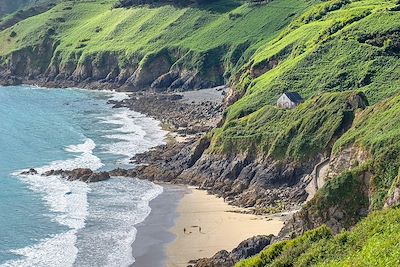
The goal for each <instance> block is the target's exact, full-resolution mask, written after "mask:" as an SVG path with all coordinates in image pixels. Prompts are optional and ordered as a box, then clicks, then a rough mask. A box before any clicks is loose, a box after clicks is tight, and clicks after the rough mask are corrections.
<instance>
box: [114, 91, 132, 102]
mask: <svg viewBox="0 0 400 267" xmlns="http://www.w3.org/2000/svg"><path fill="white" fill-rule="evenodd" d="M128 98H129V94H128V93H126V92H112V93H111V98H110V100H113V101H122V100H125V99H128Z"/></svg>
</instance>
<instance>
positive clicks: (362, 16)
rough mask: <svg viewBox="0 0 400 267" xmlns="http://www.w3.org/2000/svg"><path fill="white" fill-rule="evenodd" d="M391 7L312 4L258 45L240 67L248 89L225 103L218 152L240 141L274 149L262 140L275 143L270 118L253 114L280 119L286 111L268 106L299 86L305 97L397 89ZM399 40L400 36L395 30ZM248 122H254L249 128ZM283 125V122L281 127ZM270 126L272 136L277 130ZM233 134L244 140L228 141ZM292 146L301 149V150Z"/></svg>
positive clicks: (379, 94) (385, 94)
mask: <svg viewBox="0 0 400 267" xmlns="http://www.w3.org/2000/svg"><path fill="white" fill-rule="evenodd" d="M393 6H395V2H394V1H386V0H380V1H371V0H360V1H344V0H343V1H341V0H331V1H328V2H325V3H322V4H320V5H316V6H315V7H313V8H310V9H308V10H307V12H305V13H304V14H303V15H301V16H299V17H298V18H297V19H295V20H294V21H293V22H292V23H291V24H290V25H289V26H288V27H287V28H286V29H285V30H284V31H282V32H281V33H280V35H279V36H277V37H276V38H274V39H273V40H271V41H269V42H266V43H265V44H264V45H262V46H260V47H259V48H258V50H257V51H256V52H255V54H254V55H253V56H252V57H251V59H250V60H249V62H248V63H247V64H246V65H244V66H243V67H242V68H241V71H240V75H239V76H238V77H237V80H236V81H237V83H236V89H237V91H238V92H241V93H242V94H244V96H243V97H242V98H241V99H240V100H239V101H237V102H236V103H235V104H233V105H232V106H230V107H229V108H228V109H227V111H226V114H225V115H226V116H225V125H224V126H223V127H222V128H220V129H218V130H217V131H216V134H215V136H214V138H213V139H214V141H213V144H215V147H214V149H213V151H221V149H220V148H221V147H222V148H225V147H229V151H235V150H236V151H241V150H242V147H243V145H242V144H243V143H246V145H247V146H249V147H254V148H256V149H257V151H269V150H268V149H267V150H265V149H264V148H265V144H267V146H272V144H273V141H274V140H272V141H271V139H270V138H269V134H270V133H269V131H270V130H269V131H267V127H264V126H265V125H268V126H269V124H268V123H269V122H266V121H265V119H264V120H262V119H259V120H258V122H257V121H256V122H254V118H255V117H260V116H264V115H261V114H264V113H268V114H269V115H268V116H269V117H270V118H271V119H275V118H279V119H282V118H280V117H281V115H280V114H281V113H282V111H279V110H277V109H273V108H272V107H271V106H272V105H274V104H275V102H276V100H277V99H278V98H279V96H280V95H281V94H282V93H283V92H284V91H295V92H298V93H299V94H300V95H302V96H303V98H305V99H312V98H314V97H315V96H317V95H320V94H322V93H325V92H342V91H349V90H351V91H362V92H364V93H365V94H366V96H367V98H368V101H369V102H370V104H372V105H373V104H375V103H378V102H380V101H382V100H384V99H387V98H389V97H392V96H394V95H396V94H397V93H398V88H399V86H400V79H399V77H400V61H399V60H398V58H399V56H400V50H398V48H397V47H395V48H393V47H392V50H391V51H387V49H385V47H384V46H385V42H384V40H386V39H389V38H392V36H393V34H394V33H396V32H400V13H399V12H394V11H389V10H390V9H391V8H392V7H393ZM396 38H397V39H396ZM394 39H395V40H397V41H398V39H399V38H398V37H397V35H395V37H394ZM390 44H391V42H389V43H388V42H387V45H390ZM392 46H393V45H392ZM300 110H302V107H300ZM300 110H299V111H298V112H302V111H300ZM310 112H312V111H311V110H308V111H305V116H304V117H303V116H301V115H300V117H299V118H301V119H303V118H305V117H307V116H308V117H312V115H311V114H310ZM314 112H315V114H314V116H316V117H319V116H320V114H319V110H314ZM293 113H296V111H294V112H293ZM264 117H265V116H264ZM267 120H268V118H267ZM249 121H252V122H254V123H253V124H252V127H251V128H249V127H248V122H249ZM271 123H272V124H273V123H274V122H271ZM333 125H336V124H333ZM246 127H247V128H246ZM234 129H235V130H238V129H247V130H243V131H236V132H235V130H234ZM253 129H262V130H260V132H262V134H260V135H259V138H254V135H253V133H254V131H253ZM278 131H279V129H278ZM284 131H286V127H282V131H281V132H279V133H283V132H284ZM322 131H324V130H323V129H322ZM270 132H272V133H271V135H274V134H276V129H274V128H273V129H272V130H271V131H270ZM315 133H319V131H315ZM330 135H331V133H329V132H326V135H320V136H319V139H321V140H327V139H329V137H330ZM238 136H240V138H238ZM297 137H299V139H300V136H297ZM303 137H304V136H303ZM306 138H307V136H306ZM308 138H312V135H310V136H308ZM233 139H237V140H239V141H240V142H231V140H233ZM299 142H301V141H299ZM258 143H263V144H264V145H262V146H258V145H257V144H258ZM298 145H300V144H298ZM323 148H324V146H318V147H317V149H320V150H321V149H323ZM292 152H295V153H298V154H297V156H301V153H302V152H301V150H297V152H296V151H292ZM310 152H311V153H314V152H315V150H313V149H312V150H310ZM295 156H296V155H295Z"/></svg>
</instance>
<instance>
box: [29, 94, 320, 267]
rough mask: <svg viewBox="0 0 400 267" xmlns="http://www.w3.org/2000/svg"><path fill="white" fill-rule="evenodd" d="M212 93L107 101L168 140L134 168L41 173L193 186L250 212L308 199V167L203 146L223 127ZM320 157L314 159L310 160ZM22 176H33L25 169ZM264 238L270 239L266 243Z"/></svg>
mask: <svg viewBox="0 0 400 267" xmlns="http://www.w3.org/2000/svg"><path fill="white" fill-rule="evenodd" d="M203 90H210V91H209V93H212V94H215V97H213V101H210V100H205V99H201V98H200V99H194V98H193V96H189V97H188V96H185V93H179V92H175V93H150V92H134V93H131V94H130V98H128V99H125V100H122V101H114V100H110V101H109V102H108V103H109V104H112V105H113V108H129V109H131V110H134V111H136V112H140V113H142V114H145V115H147V116H150V117H153V118H155V119H157V120H159V121H161V123H162V126H163V128H164V129H166V130H168V131H169V132H170V134H169V137H168V142H167V144H165V145H162V146H159V147H156V148H154V149H152V150H150V151H148V152H145V153H142V154H137V155H136V156H134V157H133V158H131V163H132V164H134V165H135V167H134V168H132V169H115V170H112V171H108V172H100V173H95V172H92V171H91V170H89V169H75V170H71V171H65V170H52V171H49V172H46V173H43V174H41V175H44V176H49V175H61V177H63V178H64V179H67V180H71V181H73V180H80V181H83V182H98V181H103V180H106V179H109V178H110V177H112V176H114V177H115V176H118V177H135V178H138V179H145V180H149V181H153V182H160V183H171V184H185V185H194V186H196V187H198V188H200V189H204V190H207V191H208V192H210V193H211V194H214V195H217V196H219V197H223V198H224V199H225V200H226V201H227V202H228V203H229V204H232V205H235V206H239V207H245V208H250V209H247V212H249V210H250V212H251V213H254V214H268V213H269V214H271V213H277V212H281V211H291V210H296V209H298V208H299V206H300V205H301V204H302V203H303V202H304V201H305V200H306V198H307V193H306V191H305V188H306V186H307V183H306V181H303V180H301V179H300V178H299V177H301V173H307V172H311V171H310V170H309V169H312V167H313V166H314V165H313V164H314V162H310V164H309V165H302V166H295V165H283V166H282V165H280V164H277V163H275V162H270V161H268V160H265V161H262V160H260V159H259V158H256V157H251V156H249V155H234V156H233V155H214V154H208V153H207V152H206V150H207V149H208V148H209V146H210V141H209V140H208V138H206V134H207V133H209V132H210V131H212V129H214V128H215V127H217V126H219V125H221V122H222V119H223V111H224V108H225V104H224V102H223V100H224V98H225V99H226V96H227V95H231V93H229V92H227V89H226V88H222V89H221V88H213V89H203ZM314 160H318V159H314ZM23 174H24V175H29V174H37V172H36V170H33V169H31V170H29V171H27V172H25V173H23ZM273 240H274V238H272V237H268V238H266V237H262V238H261V237H257V238H253V239H249V240H246V241H244V243H243V244H245V245H243V244H240V245H239V246H238V248H236V249H235V250H233V251H232V252H230V253H229V252H227V251H220V252H218V253H217V254H216V255H215V256H213V257H212V258H209V259H201V260H196V259H193V261H192V262H191V263H190V265H189V266H196V267H202V266H220V267H225V266H232V264H234V263H235V262H237V261H239V260H241V259H244V258H246V257H249V256H252V255H255V254H257V253H258V252H260V251H261V250H262V249H264V248H265V247H266V246H267V245H269V244H270V242H273ZM266 241H268V242H266Z"/></svg>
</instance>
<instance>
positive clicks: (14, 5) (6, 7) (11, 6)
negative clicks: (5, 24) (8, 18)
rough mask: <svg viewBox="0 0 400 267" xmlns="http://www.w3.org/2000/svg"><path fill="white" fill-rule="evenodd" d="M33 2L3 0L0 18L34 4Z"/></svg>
mask: <svg viewBox="0 0 400 267" xmlns="http://www.w3.org/2000/svg"><path fill="white" fill-rule="evenodd" d="M32 2H33V1H32V0H3V1H1V2H0V18H1V17H2V16H4V15H6V14H9V13H12V12H14V11H17V10H18V9H21V8H23V7H24V6H26V5H29V4H32Z"/></svg>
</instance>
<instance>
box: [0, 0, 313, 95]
mask: <svg viewBox="0 0 400 267" xmlns="http://www.w3.org/2000/svg"><path fill="white" fill-rule="evenodd" d="M312 2H313V1H307V0H300V1H299V0H275V1H272V2H271V3H268V4H263V5H254V4H249V3H241V2H239V1H235V0H218V1H212V2H211V3H206V4H202V5H200V6H198V5H188V6H184V7H180V6H179V7H177V6H172V5H167V4H166V5H158V6H148V5H142V6H133V7H131V8H114V5H115V3H116V1H115V0H105V1H63V2H61V3H60V4H58V5H56V6H55V7H54V8H52V9H50V10H49V11H47V12H44V13H41V14H39V15H37V16H34V17H30V18H28V19H26V20H23V21H21V22H19V23H17V24H15V25H13V26H11V27H9V28H7V29H5V30H3V31H2V32H0V43H1V45H2V49H1V50H0V57H1V58H2V60H1V63H2V67H3V69H4V70H8V71H10V72H11V74H13V75H16V76H19V77H23V78H24V79H29V78H30V77H32V76H35V77H38V76H39V77H42V78H44V79H46V80H49V79H50V80H58V81H63V80H70V81H75V82H82V81H86V80H90V81H99V80H101V81H103V82H109V83H114V84H117V85H119V86H120V85H122V84H127V85H129V86H131V87H137V88H138V89H144V88H147V87H150V85H151V84H152V83H153V82H154V81H156V80H157V79H158V78H160V79H159V80H158V81H157V82H156V83H155V84H154V87H156V88H158V87H160V88H161V89H165V88H168V87H170V86H171V85H172V83H173V82H175V84H174V85H172V87H173V88H175V87H182V86H183V87H185V86H186V87H192V88H193V87H204V86H207V85H210V86H211V85H221V84H224V83H225V82H226V81H227V80H228V79H229V78H230V77H231V76H232V74H233V73H235V72H236V71H237V69H238V68H239V67H240V66H242V65H243V64H244V63H245V62H246V61H247V59H248V58H249V57H250V56H251V55H252V53H253V52H254V51H255V50H256V49H257V48H259V47H260V46H261V45H262V44H263V42H265V41H268V40H271V39H272V38H273V37H275V36H277V35H278V34H279V33H280V31H282V30H283V28H284V27H285V26H286V25H287V24H289V23H290V22H291V21H292V19H293V18H294V17H295V15H296V14H297V13H298V12H300V11H303V10H304V9H305V8H306V7H307V6H309V5H310V4H311V3H312ZM19 65H27V67H25V68H23V71H21V70H20V69H21V68H20V69H18V68H17V67H18V66H19ZM185 83H186V85H185Z"/></svg>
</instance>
